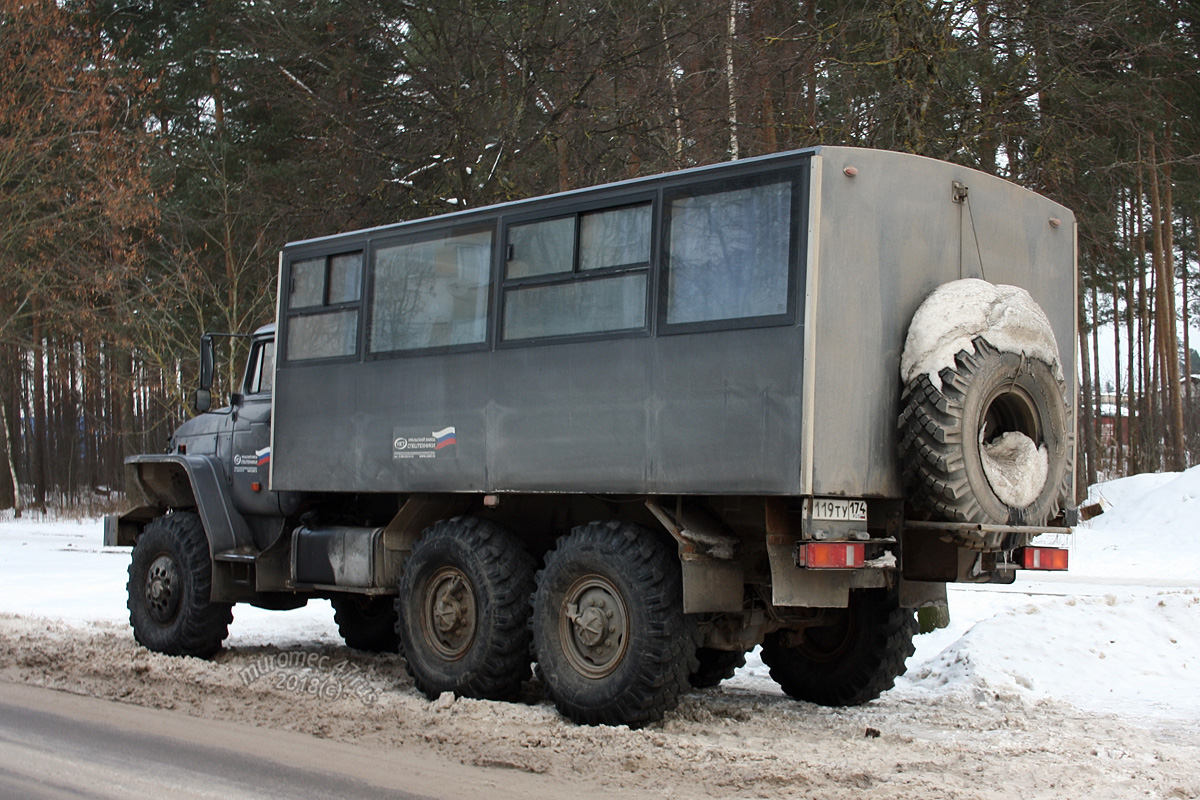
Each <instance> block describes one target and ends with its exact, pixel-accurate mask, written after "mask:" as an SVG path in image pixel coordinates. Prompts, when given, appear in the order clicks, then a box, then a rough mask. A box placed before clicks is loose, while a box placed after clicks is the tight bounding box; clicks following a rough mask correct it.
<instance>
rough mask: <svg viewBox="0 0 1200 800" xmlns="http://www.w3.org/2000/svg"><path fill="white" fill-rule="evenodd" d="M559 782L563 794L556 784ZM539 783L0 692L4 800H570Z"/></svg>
mask: <svg viewBox="0 0 1200 800" xmlns="http://www.w3.org/2000/svg"><path fill="white" fill-rule="evenodd" d="M554 784H558V785H554ZM572 794H573V793H572V792H571V790H570V787H569V786H564V785H562V784H561V783H559V782H557V781H554V780H552V779H547V777H546V776H531V775H525V774H523V773H515V772H513V771H511V770H497V769H485V768H481V767H472V766H467V765H463V764H459V763H456V762H451V761H445V760H439V759H437V758H436V757H433V756H431V755H430V754H429V753H428V752H427V751H426V752H416V751H414V752H412V753H409V752H405V751H404V750H396V749H390V750H383V749H372V748H369V747H364V746H360V745H348V744H343V743H339V742H333V741H328V740H325V739H318V738H315V737H312V736H306V735H303V734H298V733H291V732H288V731H277V730H270V729H266V728H255V727H253V726H249V725H241V724H236V723H230V722H221V721H213V720H208V719H201V718H197V717H191V716H188V715H186V714H183V713H181V712H174V711H164V710H160V709H150V708H141V707H138V706H130V705H125V704H121V703H114V702H110V701H105V700H96V699H94V698H90V697H82V696H78V695H72V694H68V693H65V692H55V691H50V690H46V689H39V688H35V687H30V686H25V685H21V684H13V683H3V682H0V798H14V799H15V798H30V800H41V799H42V798H45V799H46V800H51V799H54V800H57V798H68V797H69V798H81V797H83V798H122V800H125V798H130V799H132V798H154V800H161V799H162V798H169V800H184V799H185V798H250V799H252V800H258V799H259V798H279V799H280V800H284V799H285V798H286V799H287V800H307V799H308V798H313V799H314V800H316V799H317V798H321V799H322V800H323V799H324V798H339V797H353V798H364V800H371V799H373V798H398V799H399V800H417V799H418V798H458V797H470V796H480V795H482V796H484V797H488V796H491V797H505V796H523V797H524V798H540V797H547V798H549V797H558V798H562V797H569V796H572Z"/></svg>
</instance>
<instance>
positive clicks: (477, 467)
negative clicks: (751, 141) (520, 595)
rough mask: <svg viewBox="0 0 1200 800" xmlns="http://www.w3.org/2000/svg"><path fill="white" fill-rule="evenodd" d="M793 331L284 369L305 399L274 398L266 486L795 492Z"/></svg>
mask: <svg viewBox="0 0 1200 800" xmlns="http://www.w3.org/2000/svg"><path fill="white" fill-rule="evenodd" d="M802 339H803V329H802V327H800V326H799V325H786V326H779V327H770V328H755V329H747V330H738V331H720V332H716V333H713V332H706V333H691V334H681V335H677V336H661V337H647V336H639V337H630V338H618V339H606V340H599V341H590V342H569V343H568V342H564V343H560V344H555V345H547V346H538V347H520V348H504V349H500V350H497V351H495V352H490V353H489V352H473V353H458V354H454V355H453V356H450V357H447V356H444V355H443V356H426V357H421V356H417V357H411V358H392V359H379V360H374V361H368V362H365V363H358V364H340V365H313V366H297V367H293V368H288V369H281V370H279V371H278V373H277V378H276V389H275V391H276V393H277V394H279V395H281V396H286V397H293V398H294V397H302V398H304V399H303V401H302V402H297V403H294V404H293V405H292V406H291V407H290V408H289V409H288V410H287V412H286V413H284V412H283V411H282V409H279V407H278V406H277V416H276V420H275V431H274V449H273V459H272V462H273V463H272V466H273V479H274V486H273V488H275V489H289V490H300V489H307V490H326V491H368V492H372V491H379V492H383V491H404V492H408V491H423V492H452V491H458V492H461V491H475V492H480V491H484V492H517V491H522V492H588V493H625V492H628V493H646V492H650V493H709V494H722V493H743V494H748V493H755V494H796V493H798V492H799V475H800V466H799V458H800V448H799V446H798V444H797V443H798V441H799V431H800V420H801V403H800V371H799V369H798V365H799V364H800V360H801V350H802ZM448 428H453V429H454V443H453V444H447V445H444V446H443V447H441V448H440V449H436V444H437V442H436V438H435V437H434V434H435V433H436V432H440V431H445V430H446V429H448ZM430 440H433V442H432V444H433V446H432V447H431V446H430V444H431V441H430Z"/></svg>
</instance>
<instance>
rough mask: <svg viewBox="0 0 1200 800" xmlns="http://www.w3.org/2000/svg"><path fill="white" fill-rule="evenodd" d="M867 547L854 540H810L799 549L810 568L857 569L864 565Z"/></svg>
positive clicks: (804, 565) (806, 565) (805, 565)
mask: <svg viewBox="0 0 1200 800" xmlns="http://www.w3.org/2000/svg"><path fill="white" fill-rule="evenodd" d="M865 552H866V548H865V547H864V546H863V545H861V544H855V543H853V542H809V543H807V544H805V545H804V546H803V547H801V548H800V549H799V552H798V553H797V555H799V556H800V557H801V558H802V559H803V560H804V563H803V564H801V565H800V566H803V567H809V568H810V569H857V568H859V567H861V566H862V565H863V557H864V554H865Z"/></svg>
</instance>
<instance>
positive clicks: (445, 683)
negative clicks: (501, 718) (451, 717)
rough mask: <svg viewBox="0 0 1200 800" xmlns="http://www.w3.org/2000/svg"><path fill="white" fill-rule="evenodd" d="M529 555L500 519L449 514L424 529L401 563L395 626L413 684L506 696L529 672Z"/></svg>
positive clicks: (434, 692) (428, 692)
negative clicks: (410, 551)
mask: <svg viewBox="0 0 1200 800" xmlns="http://www.w3.org/2000/svg"><path fill="white" fill-rule="evenodd" d="M535 566H536V565H535V563H534V560H533V557H532V556H530V555H529V554H528V553H526V552H525V550H524V549H523V548H522V547H521V543H520V542H519V541H518V540H517V539H516V537H514V536H513V535H512V534H511V533H510V532H508V531H507V530H505V529H504V528H503V527H501V526H500V525H497V524H496V523H494V522H491V521H489V520H483V519H479V518H478V517H469V516H464V517H454V518H453V519H448V520H442V521H441V522H438V523H436V524H434V525H432V526H430V527H429V528H427V529H426V530H425V532H424V533H423V534H422V535H421V540H420V541H419V542H417V544H416V546H415V547H413V551H412V555H410V556H409V557H408V560H407V561H405V562H404V572H403V575H402V576H401V578H400V586H399V597H398V598H397V599H396V616H397V620H396V633H397V634H398V635H399V637H400V647H401V651H402V652H403V653H404V658H405V661H406V662H407V668H408V672H409V674H410V675H412V678H413V682H414V683H415V684H416V687H417V689H418V690H419V691H421V692H422V693H423V694H424V695H425V696H426V697H428V698H429V699H431V700H432V699H435V698H436V697H438V695H440V694H441V693H442V692H454V693H455V694H457V695H459V696H462V697H475V698H480V699H485V700H511V699H513V698H515V697H516V696H517V694H518V692H519V691H520V688H521V683H522V682H523V681H526V680H528V679H529V676H530V663H531V658H530V633H529V614H530V606H529V596H530V594H531V593H532V591H533V587H534V583H533V574H534V569H535Z"/></svg>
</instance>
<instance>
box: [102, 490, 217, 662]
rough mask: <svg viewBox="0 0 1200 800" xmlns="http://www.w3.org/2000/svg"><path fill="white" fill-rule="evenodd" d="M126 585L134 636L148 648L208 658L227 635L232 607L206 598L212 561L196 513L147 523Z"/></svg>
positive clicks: (209, 585) (176, 654)
mask: <svg viewBox="0 0 1200 800" xmlns="http://www.w3.org/2000/svg"><path fill="white" fill-rule="evenodd" d="M125 588H126V590H127V591H128V593H129V601H128V607H129V623H130V624H131V625H132V626H133V637H134V639H136V640H137V642H138V644H141V645H142V646H143V647H146V648H147V649H149V650H153V651H155V652H158V653H166V654H167V655H173V656H197V657H200V658H207V657H209V656H211V655H212V654H213V653H215V652H217V651H218V650H219V649H221V642H223V641H224V640H225V637H226V636H228V635H229V623H231V622H233V606H232V605H231V604H229V603H214V602H211V601H210V600H209V597H210V596H211V593H212V560H211V558H210V557H209V553H208V537H207V536H205V534H204V524H203V523H202V522H201V521H200V517H198V516H197V515H196V514H193V513H191V512H184V511H177V512H175V513H173V514H167V515H165V516H162V517H158V518H157V519H154V520H152V521H151V522H150V524H148V525H147V526H146V528H145V529H144V530H143V531H142V534H141V536H139V537H138V539H137V543H136V544H135V545H134V547H133V558H132V560H131V561H130V564H129V582H128V583H127V584H126V586H125Z"/></svg>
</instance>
